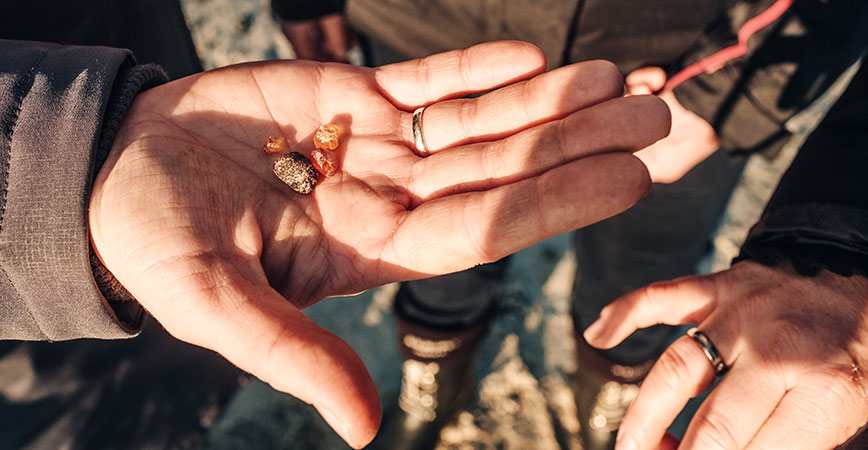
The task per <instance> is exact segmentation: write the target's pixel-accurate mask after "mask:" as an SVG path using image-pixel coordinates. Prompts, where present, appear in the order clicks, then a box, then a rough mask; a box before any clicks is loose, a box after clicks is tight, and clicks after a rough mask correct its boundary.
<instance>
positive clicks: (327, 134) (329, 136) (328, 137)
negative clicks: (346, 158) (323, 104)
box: [313, 124, 340, 150]
mask: <svg viewBox="0 0 868 450" xmlns="http://www.w3.org/2000/svg"><path fill="white" fill-rule="evenodd" d="M338 145H340V142H339V141H338V127H336V126H334V125H332V124H328V125H323V126H321V127H319V128H317V130H316V133H315V134H314V135H313V146H314V147H316V148H318V149H320V150H334V149H336V148H338Z"/></svg>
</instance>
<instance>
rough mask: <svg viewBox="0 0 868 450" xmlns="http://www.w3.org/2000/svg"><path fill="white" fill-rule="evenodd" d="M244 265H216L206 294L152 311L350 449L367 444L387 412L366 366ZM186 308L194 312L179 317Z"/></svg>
mask: <svg viewBox="0 0 868 450" xmlns="http://www.w3.org/2000/svg"><path fill="white" fill-rule="evenodd" d="M238 265H239V264H238V263H237V262H236V263H235V264H233V263H230V262H226V261H219V262H217V263H214V262H212V264H211V267H212V269H211V270H209V273H207V274H205V275H204V277H207V280H203V281H202V283H207V285H206V286H204V288H203V289H193V290H192V291H191V290H189V289H184V290H183V292H184V294H183V297H184V298H180V297H181V296H178V298H171V299H169V300H168V301H167V302H164V303H165V304H168V305H173V304H174V305H176V306H174V307H168V308H159V307H153V306H148V309H149V310H150V311H151V313H152V314H153V315H154V317H155V318H156V319H157V320H159V321H160V322H161V323H162V324H163V326H164V327H166V329H167V330H168V331H169V332H171V333H172V334H173V335H175V336H176V337H178V338H179V339H182V340H185V341H188V342H190V343H193V344H196V345H200V346H202V347H206V348H210V349H212V350H214V351H216V352H218V353H220V354H221V355H223V356H224V357H225V358H226V359H228V360H229V361H231V362H232V363H233V364H235V365H237V366H238V367H240V368H241V369H243V370H245V371H247V372H250V373H251V374H253V375H254V376H256V377H257V378H259V379H261V380H262V381H265V382H266V383H268V384H270V385H271V386H272V387H274V388H275V389H277V390H279V391H282V392H286V393H288V394H291V395H293V396H295V397H297V398H299V399H300V400H302V401H304V402H307V403H309V404H311V405H313V406H314V407H315V408H316V409H317V411H318V412H319V413H320V415H322V417H323V418H324V419H325V420H326V422H328V424H329V426H331V427H332V428H333V429H334V430H335V431H336V432H337V433H338V434H339V435H340V436H341V438H343V439H344V440H345V441H346V442H347V443H348V444H349V445H351V446H353V447H354V448H361V447H363V446H365V445H366V444H368V443H369V442H370V441H371V440H373V438H374V435H375V434H376V432H377V428H378V427H379V424H380V415H381V406H380V398H379V395H378V394H377V389H376V386H375V385H374V382H373V380H372V379H371V376H370V374H369V373H368V371H367V369H366V368H365V366H364V364H363V363H362V361H361V359H360V358H359V357H358V355H356V353H355V352H354V351H353V350H352V348H350V346H349V345H347V343H346V342H344V341H343V340H341V339H340V338H339V337H337V336H336V335H334V334H332V333H331V332H329V331H327V330H325V329H324V328H322V327H320V326H318V325H316V324H315V323H313V321H311V320H310V319H309V318H308V317H307V316H305V315H304V314H303V313H302V312H301V311H300V310H299V309H298V308H296V307H295V306H293V305H292V304H291V303H290V302H289V301H287V299H286V298H284V297H283V296H281V295H280V294H279V293H278V292H277V291H275V290H274V289H273V288H271V287H270V286H269V285H268V284H267V282H262V283H259V282H251V281H249V280H250V279H255V280H262V281H265V276H264V274H261V276H260V274H259V273H261V271H262V268H261V266H259V263H258V261H255V262H251V263H250V264H243V266H246V267H237V266H238ZM214 266H217V267H214ZM236 267H237V268H236ZM257 272H259V273H257ZM245 274H246V275H247V276H245ZM251 274H252V275H251ZM214 280H219V281H218V282H215V281H214ZM191 292H192V293H191ZM181 302H184V303H187V304H188V305H190V306H184V307H182V308H181V309H180V310H179V309H178V306H177V305H178V304H179V303H181ZM191 303H192V304H191ZM172 312H181V313H182V314H181V315H180V316H179V315H177V314H174V315H173V314H172Z"/></svg>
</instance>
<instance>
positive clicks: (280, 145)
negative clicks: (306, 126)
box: [262, 136, 286, 155]
mask: <svg viewBox="0 0 868 450" xmlns="http://www.w3.org/2000/svg"><path fill="white" fill-rule="evenodd" d="M285 148H286V141H284V140H283V138H279V137H274V136H268V140H266V141H265V145H263V146H262V151H264V152H265V154H266V155H273V154H275V153H277V152H281V151H283V150H284V149H285Z"/></svg>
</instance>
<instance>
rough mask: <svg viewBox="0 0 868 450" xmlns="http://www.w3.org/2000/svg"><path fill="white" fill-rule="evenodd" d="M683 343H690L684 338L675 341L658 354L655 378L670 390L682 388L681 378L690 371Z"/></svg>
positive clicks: (688, 356)
mask: <svg viewBox="0 0 868 450" xmlns="http://www.w3.org/2000/svg"><path fill="white" fill-rule="evenodd" d="M688 339H689V338H688ZM685 344H690V345H692V343H691V342H687V341H686V340H685V339H684V338H681V339H679V340H678V341H676V342H675V343H674V344H672V345H671V346H670V347H669V349H667V350H666V351H665V352H663V354H662V355H660V359H659V360H658V361H657V364H656V370H657V371H658V377H657V379H658V380H659V381H660V382H661V383H662V384H663V386H664V387H665V388H666V389H668V390H670V391H676V392H677V391H680V390H681V389H683V387H684V386H683V385H682V383H683V380H684V379H685V378H686V376H687V375H688V374H689V373H690V362H689V361H690V359H689V358H690V355H689V353H688V352H689V350H687V346H686V345H685Z"/></svg>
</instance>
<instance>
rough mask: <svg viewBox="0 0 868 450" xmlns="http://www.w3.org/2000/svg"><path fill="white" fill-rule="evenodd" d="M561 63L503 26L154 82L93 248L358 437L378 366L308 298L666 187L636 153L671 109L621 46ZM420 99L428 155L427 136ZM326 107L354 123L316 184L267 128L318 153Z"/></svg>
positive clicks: (96, 226) (481, 250)
mask: <svg viewBox="0 0 868 450" xmlns="http://www.w3.org/2000/svg"><path fill="white" fill-rule="evenodd" d="M545 65H546V64H545V61H544V59H543V57H542V55H541V52H540V51H539V50H538V49H536V48H535V47H533V46H530V45H528V44H522V43H517V42H500V43H491V44H483V45H480V46H476V47H472V48H469V49H467V50H462V51H454V52H449V53H444V54H440V55H435V56H432V57H429V58H426V59H423V60H416V61H409V62H405V63H400V64H396V65H391V66H385V67H381V68H377V69H368V68H360V67H352V66H346V65H340V64H320V63H314V62H307V61H273V62H262V63H253V64H245V65H238V66H231V67H227V68H223V69H219V70H215V71H211V72H206V73H203V74H200V75H196V76H192V77H188V78H184V79H181V80H178V81H175V82H172V83H169V84H166V85H163V86H160V87H157V88H153V89H151V90H149V91H147V92H144V93H142V94H140V96H139V97H138V98H137V99H136V100H135V102H134V104H133V106H132V108H131V110H130V111H129V113H128V115H127V117H126V119H125V120H124V122H123V124H122V126H121V129H120V132H119V134H118V136H117V138H116V140H115V143H114V146H113V148H112V150H111V153H110V155H109V159H108V161H107V162H106V163H105V165H104V166H103V168H102V169H101V171H100V173H99V174H98V176H97V178H96V180H95V183H94V187H93V193H92V197H91V204H90V225H91V236H92V240H93V244H94V248H95V249H96V251H97V253H98V255H99V257H100V258H101V260H102V261H103V263H104V264H105V265H106V267H107V268H108V269H109V270H110V271H111V272H112V273H113V274H114V275H115V276H116V277H117V279H118V280H119V281H120V282H121V283H122V284H123V285H124V286H125V287H126V288H127V289H128V290H129V291H130V292H131V293H132V294H133V295H134V296H135V297H136V299H137V300H138V301H139V302H140V303H141V304H142V305H143V306H144V307H145V308H146V309H147V310H148V311H149V312H150V313H151V314H152V315H153V316H154V317H155V318H156V319H157V320H158V321H159V322H160V323H161V324H162V325H163V326H164V327H165V328H166V329H167V330H168V331H169V332H171V333H172V334H173V335H175V336H176V337H178V338H179V339H182V340H185V341H188V342H191V343H194V344H197V345H201V346H203V347H207V348H210V349H213V350H215V351H217V352H219V353H220V354H222V355H223V356H225V357H226V358H227V359H229V360H230V361H232V362H233V363H235V364H236V365H238V366H239V367H241V368H242V369H244V370H247V371H249V372H251V373H252V374H254V375H256V376H257V377H259V378H260V379H262V380H264V381H266V382H268V383H270V384H271V385H272V386H274V387H275V388H276V389H279V390H281V391H285V392H288V393H291V394H293V395H295V396H296V397H298V398H300V399H302V400H304V401H306V402H308V403H312V404H313V405H314V406H315V407H316V408H317V410H318V411H319V412H320V413H321V414H322V416H323V417H324V418H325V419H326V421H328V423H329V424H330V425H331V426H332V427H333V428H334V429H335V430H336V431H337V432H338V433H339V434H340V435H341V436H342V437H343V438H344V439H345V440H346V441H347V442H348V443H350V444H351V445H353V446H355V447H360V446H363V445H365V444H366V443H367V442H369V441H370V440H371V439H372V438H373V436H374V434H375V432H376V429H377V427H378V424H379V420H380V405H379V397H378V395H377V392H376V389H375V387H374V385H373V382H372V380H371V378H370V376H369V375H368V373H367V371H366V370H365V368H364V366H363V365H362V363H361V361H360V360H359V358H358V357H357V356H356V355H355V353H354V352H353V351H352V350H351V349H350V347H349V346H348V345H347V344H346V343H344V342H343V341H341V340H340V339H339V338H337V337H336V336H334V335H332V334H331V333H329V332H328V331H326V330H324V329H322V328H320V327H319V326H317V325H315V324H314V323H312V322H311V321H310V320H309V319H308V318H307V317H306V316H305V315H304V314H302V313H301V309H302V308H304V307H306V306H308V305H311V304H313V303H315V302H317V301H319V300H320V299H322V298H324V297H327V296H334V295H344V294H351V293H355V292H359V291H363V290H365V289H368V288H371V287H375V286H377V285H380V284H383V283H386V282H391V281H397V280H409V279H416V278H422V277H428V276H432V275H438V274H444V273H449V272H453V271H457V270H461V269H465V268H468V267H471V266H473V265H476V264H480V263H484V262H489V261H494V260H497V259H499V258H501V257H503V256H506V255H508V254H510V253H512V252H515V251H517V250H520V249H522V248H524V247H527V246H529V245H531V244H533V243H535V242H538V241H540V240H542V239H544V238H547V237H549V236H552V235H555V234H558V233H561V232H565V231H568V230H572V229H575V228H578V227H581V226H584V225H587V224H590V223H592V222H595V221H598V220H601V219H603V218H606V217H608V216H611V215H613V214H616V213H618V212H620V211H622V210H624V209H626V208H627V207H629V206H630V205H632V204H633V203H634V202H635V201H637V200H638V199H639V198H640V197H641V196H642V195H644V193H645V192H646V191H647V189H648V188H649V184H650V182H649V179H648V174H647V171H646V169H645V167H644V165H643V164H642V163H641V162H640V161H639V160H638V159H636V158H635V157H634V156H632V154H631V152H632V151H634V150H636V149H638V148H641V147H644V146H646V145H649V144H651V143H653V142H654V141H656V140H657V139H660V138H661V137H663V136H665V135H666V132H667V131H668V125H669V116H668V111H667V109H666V107H665V105H664V104H663V103H662V102H660V101H659V100H657V99H656V98H654V97H651V96H645V97H630V98H623V97H621V93H622V86H623V84H622V83H623V80H622V78H621V76H620V75H619V73H618V72H617V70H616V69H615V68H614V66H612V65H610V64H608V63H604V62H589V63H584V64H577V65H573V66H568V67H564V68H561V69H558V70H555V71H552V72H548V73H544V74H543V73H542V72H543V70H544V68H545ZM505 85H508V86H505ZM499 86H505V87H502V88H501V89H498V90H495V91H493V92H490V93H488V94H485V95H482V96H480V97H478V98H473V99H468V98H463V97H465V96H466V95H467V94H470V93H478V92H484V91H488V90H491V89H493V88H496V87H499ZM419 106H427V109H426V110H425V112H424V116H423V132H424V136H425V139H426V143H427V146H428V148H429V150H430V151H431V155H430V156H428V157H426V158H420V157H419V156H417V155H416V154H415V153H414V152H413V151H412V150H411V149H412V148H413V133H412V128H411V116H412V112H413V111H414V109H415V108H417V107H419ZM326 123H335V124H337V125H338V126H339V127H340V128H341V129H342V131H343V134H342V137H341V143H340V146H339V147H338V148H337V150H336V152H337V154H338V159H339V161H340V165H341V169H340V170H339V172H338V173H337V174H335V175H334V176H332V177H328V178H325V179H321V180H320V183H319V185H318V186H317V187H316V189H315V190H314V191H313V193H312V194H310V195H307V196H305V195H299V194H297V193H295V192H293V191H292V190H290V189H289V188H288V187H287V186H286V185H284V184H283V183H282V182H281V181H280V180H279V179H277V178H276V177H275V176H274V174H273V173H272V170H271V169H272V164H273V162H274V160H276V159H277V158H278V157H279V156H280V155H273V156H267V155H265V154H264V153H263V152H262V150H261V148H262V145H263V143H264V142H265V140H266V139H267V138H268V136H271V135H273V136H282V137H284V138H285V139H286V140H287V141H288V142H289V144H290V145H289V147H290V149H289V150H290V151H298V152H301V153H304V154H309V153H310V151H311V150H312V149H313V144H312V141H311V136H312V133H313V132H314V130H316V128H317V127H319V126H320V125H323V124H326Z"/></svg>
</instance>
